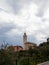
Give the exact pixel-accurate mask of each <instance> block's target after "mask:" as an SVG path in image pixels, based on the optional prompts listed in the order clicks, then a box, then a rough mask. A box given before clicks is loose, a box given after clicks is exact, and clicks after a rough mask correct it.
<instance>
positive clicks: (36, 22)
mask: <svg viewBox="0 0 49 65" xmlns="http://www.w3.org/2000/svg"><path fill="white" fill-rule="evenodd" d="M24 32H26V33H27V35H28V41H30V42H35V43H36V44H39V43H41V42H44V41H46V39H47V38H48V37H49V0H0V44H2V43H3V41H6V43H9V44H13V45H23V37H22V36H23V33H24Z"/></svg>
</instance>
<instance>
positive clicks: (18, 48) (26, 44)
mask: <svg viewBox="0 0 49 65" xmlns="http://www.w3.org/2000/svg"><path fill="white" fill-rule="evenodd" d="M35 47H36V44H35V43H32V42H28V41H27V35H26V33H24V35H23V47H22V46H19V45H18V46H9V47H8V49H12V50H13V51H15V52H16V51H22V50H28V49H29V48H32V49H34V48H35Z"/></svg>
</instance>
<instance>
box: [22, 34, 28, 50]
mask: <svg viewBox="0 0 49 65" xmlns="http://www.w3.org/2000/svg"><path fill="white" fill-rule="evenodd" d="M26 42H27V35H26V33H24V35H23V44H24V50H25V47H26V44H25V43H26Z"/></svg>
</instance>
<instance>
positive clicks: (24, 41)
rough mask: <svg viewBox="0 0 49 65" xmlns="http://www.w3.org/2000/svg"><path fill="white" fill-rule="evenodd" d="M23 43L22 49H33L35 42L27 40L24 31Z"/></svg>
mask: <svg viewBox="0 0 49 65" xmlns="http://www.w3.org/2000/svg"><path fill="white" fill-rule="evenodd" d="M23 44H24V50H28V49H29V48H32V49H34V48H35V47H36V44H35V43H32V42H28V41H27V35H26V33H24V35H23Z"/></svg>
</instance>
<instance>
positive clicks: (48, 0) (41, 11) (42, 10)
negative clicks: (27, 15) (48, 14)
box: [36, 0, 49, 17]
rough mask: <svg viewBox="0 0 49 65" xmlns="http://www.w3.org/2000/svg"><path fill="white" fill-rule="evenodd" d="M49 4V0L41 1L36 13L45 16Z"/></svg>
mask: <svg viewBox="0 0 49 65" xmlns="http://www.w3.org/2000/svg"><path fill="white" fill-rule="evenodd" d="M48 6H49V0H42V1H40V4H39V8H38V11H37V14H36V15H37V16H39V17H43V16H44V13H45V11H46V10H47V7H48Z"/></svg>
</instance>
